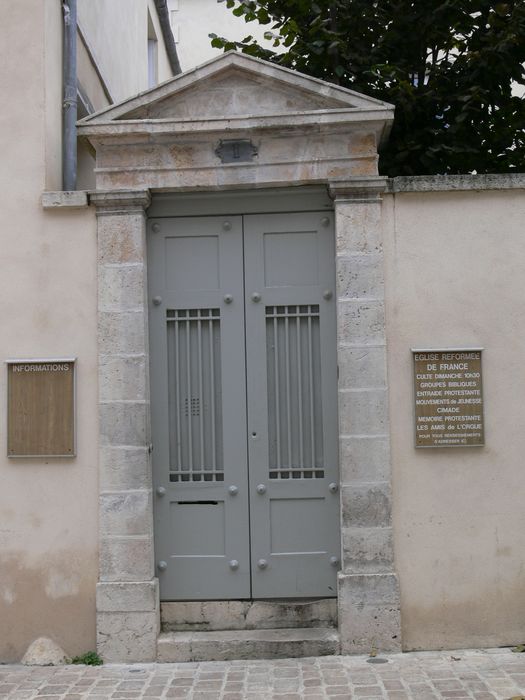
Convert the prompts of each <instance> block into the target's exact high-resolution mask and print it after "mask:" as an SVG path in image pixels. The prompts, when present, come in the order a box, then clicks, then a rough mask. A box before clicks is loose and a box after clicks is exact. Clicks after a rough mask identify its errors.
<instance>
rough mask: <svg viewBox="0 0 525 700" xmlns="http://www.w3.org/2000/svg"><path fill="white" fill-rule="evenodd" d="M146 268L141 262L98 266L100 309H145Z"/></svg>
mask: <svg viewBox="0 0 525 700" xmlns="http://www.w3.org/2000/svg"><path fill="white" fill-rule="evenodd" d="M145 288H146V276H145V268H144V265H143V264H141V263H133V264H126V265H123V264H118V265H99V266H98V308H99V311H136V310H143V309H144V305H145V298H146V296H145V295H146V292H145Z"/></svg>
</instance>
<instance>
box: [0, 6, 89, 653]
mask: <svg viewBox="0 0 525 700" xmlns="http://www.w3.org/2000/svg"><path fill="white" fill-rule="evenodd" d="M60 34H61V11H60V3H58V2H55V0H24V2H23V3H22V2H18V3H5V2H4V3H0V65H1V66H2V70H0V93H1V94H2V95H6V96H9V99H6V100H5V102H4V105H3V109H2V116H1V122H2V129H1V130H0V153H2V159H1V163H2V166H1V167H0V210H1V212H2V221H3V224H2V245H1V247H0V267H1V269H2V275H1V277H0V319H1V327H2V332H1V333H0V484H1V488H0V630H1V633H0V661H16V660H18V659H20V657H21V655H22V654H23V653H24V651H25V649H26V648H27V646H28V644H29V643H30V642H31V641H32V640H33V639H34V638H35V637H38V636H40V635H44V634H45V635H48V636H51V637H53V638H54V639H55V640H56V641H57V642H58V643H59V644H60V645H62V646H63V648H64V649H65V651H66V652H67V653H68V654H71V655H73V654H77V653H80V652H83V651H86V650H89V649H92V648H94V644H95V601H94V592H95V583H96V579H97V505H96V504H97V439H98V437H97V435H98V431H97V423H96V415H97V413H96V403H97V388H96V381H97V368H96V286H95V270H96V262H95V253H96V251H95V244H96V227H95V221H94V215H93V213H92V212H91V211H89V210H77V211H71V212H70V213H66V212H63V211H61V212H44V211H43V210H42V207H41V204H40V197H41V194H42V191H43V190H45V189H54V188H57V187H59V186H60V165H59V164H60V128H58V129H57V128H56V125H57V123H58V124H60V110H61V98H60V90H61V87H60V86H61V41H60V40H58V37H60ZM22 46H23V50H22V49H21V47H22ZM53 356H76V357H78V402H77V418H78V457H76V458H75V459H68V460H59V459H45V460H44V459H37V460H35V459H34V460H12V459H7V458H6V457H5V454H6V368H5V365H4V361H5V360H6V359H7V358H30V357H43V358H47V357H53Z"/></svg>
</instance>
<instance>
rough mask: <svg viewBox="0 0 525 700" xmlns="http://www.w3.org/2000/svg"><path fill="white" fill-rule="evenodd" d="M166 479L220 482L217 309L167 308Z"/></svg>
mask: <svg viewBox="0 0 525 700" xmlns="http://www.w3.org/2000/svg"><path fill="white" fill-rule="evenodd" d="M166 321H167V326H168V327H167V335H168V382H169V388H168V396H169V434H170V440H169V455H170V481H176V482H178V481H191V482H195V481H224V466H223V450H222V411H221V403H222V402H221V351H220V310H219V309H169V310H168V311H167V312H166Z"/></svg>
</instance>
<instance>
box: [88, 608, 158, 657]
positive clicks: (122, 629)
mask: <svg viewBox="0 0 525 700" xmlns="http://www.w3.org/2000/svg"><path fill="white" fill-rule="evenodd" d="M158 617H159V616H158V612H157V611H155V612H99V613H98V614H97V651H98V653H99V654H100V656H101V657H102V658H103V659H104V661H105V662H106V663H133V662H142V663H146V662H150V661H155V660H156V658H157V634H158V624H159V623H158Z"/></svg>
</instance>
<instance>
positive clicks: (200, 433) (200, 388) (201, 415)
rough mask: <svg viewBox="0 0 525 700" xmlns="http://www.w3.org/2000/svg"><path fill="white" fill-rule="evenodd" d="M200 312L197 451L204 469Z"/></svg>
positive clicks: (200, 325) (198, 326)
mask: <svg viewBox="0 0 525 700" xmlns="http://www.w3.org/2000/svg"><path fill="white" fill-rule="evenodd" d="M200 316H201V312H200V311H199V320H198V322H197V323H198V325H197V355H198V365H199V452H200V455H199V456H200V467H201V471H204V411H203V408H204V401H203V395H202V321H201V319H200Z"/></svg>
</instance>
